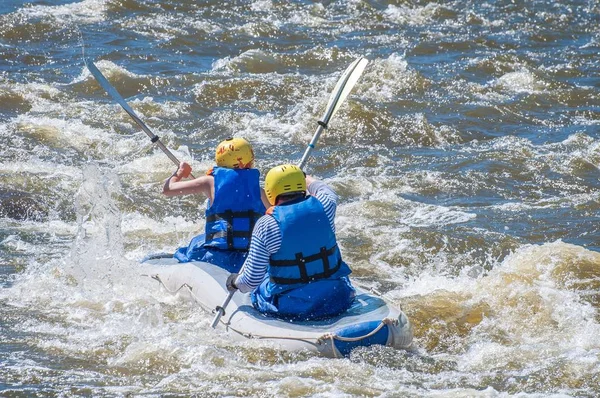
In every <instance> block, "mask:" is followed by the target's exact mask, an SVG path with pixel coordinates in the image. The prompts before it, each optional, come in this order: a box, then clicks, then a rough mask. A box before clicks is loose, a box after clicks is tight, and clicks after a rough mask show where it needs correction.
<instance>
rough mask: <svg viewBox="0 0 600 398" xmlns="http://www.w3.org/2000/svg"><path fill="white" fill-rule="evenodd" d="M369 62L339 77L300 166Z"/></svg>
mask: <svg viewBox="0 0 600 398" xmlns="http://www.w3.org/2000/svg"><path fill="white" fill-rule="evenodd" d="M368 62H369V61H368V60H367V59H365V58H363V57H359V58H357V59H356V60H355V61H354V62H352V63H351V64H350V66H348V68H346V70H345V71H344V73H342V76H341V77H340V78H339V80H338V82H337V84H336V85H335V87H334V89H333V91H332V92H331V96H330V97H329V102H328V103H327V109H326V110H325V114H324V115H323V120H319V121H318V122H317V124H318V125H319V126H318V127H317V131H316V132H315V134H314V135H313V137H312V139H311V140H310V143H309V144H308V146H307V147H306V151H305V152H304V155H302V160H300V163H298V167H299V168H303V167H304V166H305V165H306V162H307V161H308V156H309V155H310V152H311V151H312V150H313V149H314V148H315V145H316V144H317V141H318V140H319V137H320V136H321V133H322V132H323V130H324V129H327V127H328V125H329V121H330V120H331V118H332V117H333V115H334V114H335V113H336V112H337V110H338V109H339V108H340V106H341V105H342V102H344V100H345V99H346V97H348V94H350V91H352V88H353V87H354V85H355V84H356V82H357V81H358V79H359V78H360V75H362V73H363V71H364V70H365V67H366V66H367V63H368ZM234 294H235V290H234V291H231V292H229V294H228V295H227V297H226V298H225V301H223V304H222V305H220V306H217V308H215V311H216V312H217V314H216V315H215V318H214V319H213V321H212V324H211V325H210V326H211V327H212V328H213V329H214V328H215V327H216V326H217V324H218V323H219V320H220V319H221V317H222V316H223V315H224V314H225V308H227V305H228V304H229V302H230V301H231V298H232V297H233V295H234Z"/></svg>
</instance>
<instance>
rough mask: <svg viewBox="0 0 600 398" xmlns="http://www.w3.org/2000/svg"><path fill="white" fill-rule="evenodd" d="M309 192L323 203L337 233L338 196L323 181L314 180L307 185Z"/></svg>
mask: <svg viewBox="0 0 600 398" xmlns="http://www.w3.org/2000/svg"><path fill="white" fill-rule="evenodd" d="M307 190H308V193H310V194H311V195H312V196H314V197H315V198H317V199H318V200H319V202H321V204H322V205H323V209H324V210H325V214H327V219H328V220H329V224H330V225H331V229H332V230H333V232H334V233H335V212H336V209H337V200H338V196H337V195H336V193H335V192H334V191H333V189H331V187H330V186H329V185H327V184H325V183H324V182H323V181H313V182H312V183H311V184H310V185H309V186H308V187H307Z"/></svg>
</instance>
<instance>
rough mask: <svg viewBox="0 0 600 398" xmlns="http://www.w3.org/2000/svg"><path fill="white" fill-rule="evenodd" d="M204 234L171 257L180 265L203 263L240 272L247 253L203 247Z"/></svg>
mask: <svg viewBox="0 0 600 398" xmlns="http://www.w3.org/2000/svg"><path fill="white" fill-rule="evenodd" d="M204 236H205V235H204V234H200V235H198V236H196V237H194V238H193V239H192V240H191V242H190V244H189V245H188V246H184V247H180V248H179V249H177V251H176V252H175V254H173V257H175V258H176V259H177V261H179V262H180V263H187V262H190V261H204V262H207V263H210V264H214V265H216V266H218V267H221V268H223V269H224V270H226V271H228V272H240V268H242V265H243V264H244V261H245V260H246V256H247V254H248V252H242V251H228V250H219V249H216V248H212V247H206V246H204V241H205V239H204Z"/></svg>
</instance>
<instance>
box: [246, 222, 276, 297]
mask: <svg viewBox="0 0 600 398" xmlns="http://www.w3.org/2000/svg"><path fill="white" fill-rule="evenodd" d="M280 247H281V230H280V229H279V225H278V224H277V221H275V219H274V218H273V217H271V216H268V215H267V216H262V217H261V218H260V219H259V220H258V221H257V222H256V225H255V226H254V230H253V231H252V239H251V240H250V250H249V251H248V257H246V261H244V265H243V266H242V269H241V270H240V275H239V276H238V278H237V279H236V281H235V285H236V286H237V288H238V289H239V290H240V292H242V293H248V292H251V291H252V290H254V289H255V288H256V287H258V285H260V284H261V282H262V281H263V280H264V279H265V278H266V277H267V267H268V265H269V259H270V258H271V254H273V253H275V252H277V250H279V248H280Z"/></svg>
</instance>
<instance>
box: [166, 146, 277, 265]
mask: <svg viewBox="0 0 600 398" xmlns="http://www.w3.org/2000/svg"><path fill="white" fill-rule="evenodd" d="M215 152H216V154H215V162H216V166H215V167H213V168H211V169H210V170H209V171H208V172H207V173H206V175H205V176H202V177H198V178H195V179H193V180H189V181H180V180H181V179H182V178H185V177H187V176H189V175H190V173H191V167H190V166H189V164H187V163H182V164H181V165H180V167H179V169H178V170H177V172H176V173H175V174H173V175H172V176H171V177H170V178H168V179H167V180H166V181H165V184H164V188H163V193H164V194H165V195H167V196H176V195H187V194H196V193H201V194H203V195H205V196H206V197H207V198H208V204H207V208H206V212H205V216H206V224H205V231H204V232H205V233H204V234H201V235H199V236H197V237H195V238H194V239H192V241H191V242H190V244H189V245H188V246H186V247H181V248H179V249H178V250H177V251H176V252H175V254H174V257H175V258H176V259H177V260H178V261H180V262H188V261H192V260H197V261H205V262H209V263H212V264H215V265H217V266H220V267H222V268H225V269H226V270H228V271H230V272H236V271H238V270H239V269H240V267H241V265H242V263H243V262H244V260H245V258H246V255H247V252H248V246H249V242H250V236H251V233H252V229H253V227H254V224H255V222H256V221H257V220H258V219H259V218H260V217H261V216H262V215H263V214H264V212H265V205H264V202H266V199H265V196H264V192H263V191H262V189H261V188H260V184H259V177H260V173H259V171H258V170H257V169H254V168H253V166H254V152H253V151H252V147H251V146H250V144H249V143H248V142H247V141H246V140H244V139H242V138H228V139H227V140H225V141H223V142H221V143H220V144H219V145H218V146H217V149H216V151H215ZM267 203H268V202H267Z"/></svg>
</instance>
